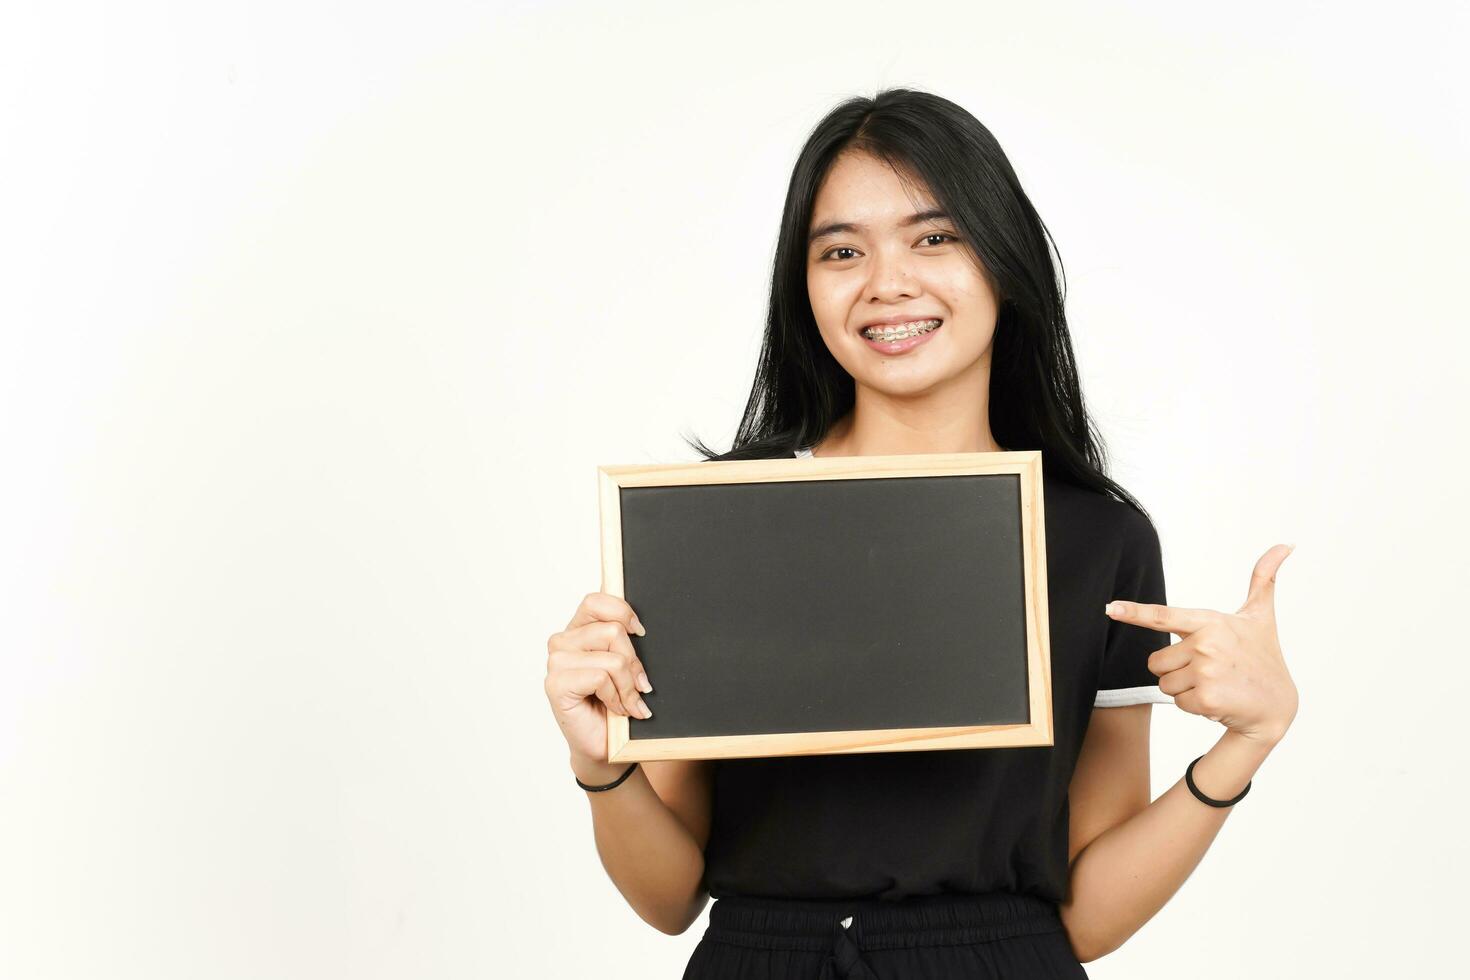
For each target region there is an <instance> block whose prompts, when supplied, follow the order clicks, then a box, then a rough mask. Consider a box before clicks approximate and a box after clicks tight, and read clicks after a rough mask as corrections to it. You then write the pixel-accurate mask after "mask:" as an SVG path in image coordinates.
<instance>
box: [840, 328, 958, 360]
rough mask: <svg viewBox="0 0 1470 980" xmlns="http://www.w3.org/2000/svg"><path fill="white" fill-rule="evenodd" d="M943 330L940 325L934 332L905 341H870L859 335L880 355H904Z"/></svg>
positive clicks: (908, 338) (905, 339) (906, 338)
mask: <svg viewBox="0 0 1470 980" xmlns="http://www.w3.org/2000/svg"><path fill="white" fill-rule="evenodd" d="M943 329H944V324H943V323H940V324H939V326H937V327H935V328H934V329H933V330H930V331H927V332H926V333H921V334H919V335H918V336H917V337H905V338H904V339H903V340H869V339H868V338H867V337H866V336H864V335H863V334H858V336H859V337H862V338H863V343H865V344H867V345H868V346H869V347H871V348H873V350H875V351H877V352H879V353H880V354H903V353H906V352H907V351H911V350H913V349H914V348H915V347H918V346H919V345H920V344H922V343H924V342H925V341H927V340H928V339H929V338H930V337H932V336H934V335H935V334H937V333H938V332H939V331H941V330H943Z"/></svg>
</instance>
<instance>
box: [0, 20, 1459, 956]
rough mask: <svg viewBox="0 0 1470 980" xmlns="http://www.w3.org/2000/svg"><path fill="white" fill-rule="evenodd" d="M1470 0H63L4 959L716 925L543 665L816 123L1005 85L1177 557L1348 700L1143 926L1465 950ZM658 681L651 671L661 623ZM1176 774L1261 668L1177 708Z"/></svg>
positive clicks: (35, 138)
mask: <svg viewBox="0 0 1470 980" xmlns="http://www.w3.org/2000/svg"><path fill="white" fill-rule="evenodd" d="M1467 34H1470V32H1467V14H1466V13H1465V8H1464V7H1463V6H1462V5H1456V4H1448V3H1446V4H1441V5H1428V4H1423V3H1420V4H1408V5H1407V6H1403V5H1401V6H1398V7H1395V8H1393V9H1392V10H1390V9H1389V8H1387V7H1384V6H1383V5H1381V4H1372V5H1370V4H1325V3H1295V4H1281V3H1244V4H1242V3H1236V4H1232V5H1230V6H1228V7H1221V6H1219V5H1204V4H1190V5H1180V4H1174V3H1156V4H1143V3H1124V4H1116V3H1115V4H1109V5H1098V4H1083V3H1078V4H1075V5H1070V4H1069V5H1055V4H1044V5H1043V4H1015V3H1006V4H998V3H997V4H985V3H974V2H965V3H938V2H936V3H928V4H922V5H919V6H917V7H914V6H910V7H903V6H900V5H896V4H892V3H884V4H878V3H865V2H850V3H845V4H838V5H833V4H815V3H813V4H792V3H788V2H783V3H776V4H763V3H754V4H752V3H746V4H741V5H739V6H738V7H726V8H716V7H713V6H710V5H707V4H686V3H658V4H649V3H643V4H631V5H630V4H590V3H577V4H569V3H561V4H555V3H541V4H533V3H518V4H512V3H500V4H488V5H487V4H458V5H456V4H444V3H437V4H422V3H421V4H412V5H410V4H395V5H364V4H362V3H337V4H325V3H309V4H304V3H301V2H299V0H297V2H292V3H280V2H271V3H264V2H258V0H257V2H252V3H248V4H247V3H243V2H242V3H231V4H201V3H177V4H158V3H132V4H107V5H103V4H68V3H44V4H41V3H30V4H19V5H14V4H12V5H9V6H7V8H6V12H5V14H4V16H3V24H0V107H3V108H0V112H3V117H0V123H3V126H0V140H3V147H0V261H3V272H0V440H3V442H0V450H3V463H0V466H3V470H0V473H3V479H0V576H3V577H0V975H3V976H5V977H7V978H63V977H64V978H73V977H75V978H82V977H86V978H149V980H164V978H199V977H209V978H247V977H248V978H260V977H282V978H286V977H290V978H318V977H354V978H388V977H394V978H397V977H415V978H420V977H423V978H428V977H434V978H440V977H442V978H451V977H453V978H459V977H464V978H469V977H484V976H497V977H499V976H544V977H578V978H580V977H588V976H599V977H602V976H606V977H677V976H679V974H680V972H681V971H682V969H683V965H684V963H685V961H686V960H687V958H688V955H689V953H690V951H691V950H692V949H693V947H694V945H695V944H696V942H697V941H698V939H699V935H700V933H701V932H702V930H703V928H704V925H705V922H704V920H703V919H702V920H701V921H700V922H698V923H696V925H695V926H694V927H693V928H691V929H690V930H689V931H688V932H687V933H685V934H684V935H681V936H678V937H669V936H665V935H663V934H661V933H659V932H657V931H655V930H654V929H652V928H651V927H649V926H647V925H645V924H644V923H643V922H642V921H641V920H640V919H639V918H638V917H637V916H636V915H635V914H634V913H633V912H632V911H631V909H630V908H629V907H628V906H627V905H626V904H625V902H624V901H623V900H622V898H621V896H620V895H619V894H618V893H617V891H616V889H615V888H614V886H613V885H612V883H611V882H610V881H609V879H608V878H607V877H606V875H605V873H604V871H603V870H602V868H601V866H600V864H599V862H598V858H597V855H596V852H595V850H594V846H593V840H592V834H591V824H590V817H589V811H588V805H587V802H586V800H585V798H584V795H583V793H582V791H581V790H579V789H578V788H577V787H576V786H575V784H574V783H573V781H572V774H571V772H570V770H569V768H568V766H567V756H566V746H565V743H564V742H563V741H562V739H561V737H560V735H559V733H558V730H557V728H556V726H555V723H554V721H553V719H552V717H551V712H550V709H549V707H548V705H547V703H546V700H545V697H544V695H543V692H542V688H541V682H542V679H543V677H544V675H545V642H546V638H547V636H548V635H549V634H550V633H551V632H553V631H555V630H558V629H561V628H562V627H563V626H564V625H565V623H566V620H567V618H568V617H569V616H570V615H571V613H572V611H573V609H574V608H575V606H576V604H577V603H578V601H579V600H580V599H581V597H582V596H583V594H585V593H586V592H588V591H591V590H595V589H596V588H597V587H598V585H599V553H598V522H597V501H596V481H595V468H596V466H598V465H601V464H612V463H645V462H673V461H681V460H692V459H694V458H695V456H694V453H693V452H692V451H691V450H689V449H688V448H687V447H686V446H685V445H684V443H683V441H682V438H681V437H682V436H683V435H686V434H693V435H698V436H701V437H702V438H704V439H705V440H706V441H707V442H710V443H711V444H713V445H717V446H720V447H727V446H728V445H729V440H730V438H731V436H732V435H733V433H734V428H735V425H736V423H737V422H738V420H739V415H740V410H741V408H742V407H743V405H744V402H745V397H746V394H747V392H748V388H749V384H750V379H751V375H752V371H753V358H754V355H755V352H756V350H757V347H758V342H759V337H760V329H761V324H762V322H763V318H764V314H765V309H766V289H767V286H768V281H769V274H770V261H771V256H772V249H773V247H774V243H775V234H776V226H777V220H778V218H779V214H780V208H781V202H782V197H783V195H784V192H785V186H786V181H787V179H788V177H789V174H790V168H791V165H792V163H793V162H794V160H795V156H796V152H797V150H798V148H799V146H800V145H801V143H802V141H803V140H804V138H805V136H806V134H807V133H808V132H809V130H810V128H811V127H812V126H813V125H814V124H815V123H816V121H817V120H818V119H819V118H820V117H821V116H822V115H823V114H824V113H825V112H826V111H827V110H828V109H829V108H831V106H833V105H834V104H835V103H836V102H837V101H839V100H841V99H842V98H845V97H846V96H848V95H853V94H873V92H874V91H875V90H876V89H878V88H880V87H884V86H889V85H912V86H916V87H919V88H925V89H928V90H931V91H935V92H937V93H939V94H941V95H944V96H946V97H948V98H951V99H953V100H955V101H957V102H959V103H960V104H961V105H964V106H965V107H966V108H968V109H969V110H971V111H972V112H974V113H975V114H976V115H977V116H978V117H979V118H980V119H981V120H982V121H983V122H984V123H986V125H988V126H989V127H990V128H991V129H992V130H993V131H994V132H995V134H996V135H997V137H998V138H999V140H1000V141H1001V143H1002V145H1003V146H1004V147H1005V148H1006V150H1007V152H1008V153H1009V155H1010V157H1011V160H1012V161H1013V163H1014V165H1015V167H1016V169H1017V171H1018V172H1019V174H1020V176H1021V179H1022V181H1023V183H1024V185H1025V187H1026V189H1027V191H1028V193H1029V194H1030V196H1031V198H1032V200H1033V201H1034V202H1035V204H1036V206H1037V207H1038V209H1039V210H1040V212H1041V214H1042V216H1043V218H1044V220H1045V221H1046V222H1047V223H1048V225H1049V226H1050V228H1051V230H1052V232H1053V233H1054V234H1055V236H1056V239H1057V241H1058V243H1059V246H1060V249H1061V253H1062V257H1063V260H1064V262H1065V263H1066V270H1067V274H1068V285H1069V313H1070V317H1071V323H1072V328H1073V330H1074V334H1075V344H1076V350H1077V355H1078V358H1079V361H1080V364H1081V370H1082V373H1083V383H1084V393H1085V394H1086V396H1087V398H1088V403H1089V406H1090V408H1091V409H1092V410H1093V411H1094V413H1095V415H1096V417H1097V419H1098V422H1099V424H1100V426H1101V428H1102V431H1103V434H1104V436H1105V438H1106V439H1107V442H1108V445H1109V447H1110V448H1111V449H1112V451H1113V452H1114V454H1115V459H1116V469H1115V474H1116V475H1117V476H1118V478H1119V479H1121V480H1122V482H1123V483H1124V485H1125V486H1127V487H1128V488H1129V489H1130V490H1131V491H1133V492H1134V493H1135V494H1137V495H1138V496H1139V497H1140V499H1141V500H1142V501H1143V503H1144V505H1145V506H1146V507H1148V508H1149V510H1150V511H1151V512H1152V513H1153V515H1154V517H1155V520H1156V522H1157V526H1158V529H1159V532H1160V536H1161V539H1162V541H1163V548H1164V560H1165V567H1166V569H1167V577H1168V588H1169V595H1170V599H1171V600H1172V601H1173V602H1175V603H1177V604H1180V605H1192V606H1209V607H1213V608H1219V609H1226V610H1228V611H1233V610H1234V609H1235V608H1237V607H1238V605H1239V604H1240V602H1241V601H1242V600H1243V599H1244V597H1245V592H1246V586H1247V582H1248V577H1249V574H1250V571H1251V567H1252V565H1253V564H1254V562H1255V560H1256V559H1257V558H1258V557H1259V556H1260V555H1261V554H1262V553H1263V552H1265V551H1266V550H1267V549H1268V548H1270V547H1271V546H1272V545H1274V544H1276V543H1278V542H1285V543H1295V544H1297V545H1298V548H1297V551H1296V553H1295V554H1294V555H1292V556H1291V557H1290V558H1288V559H1287V561H1286V564H1285V565H1284V566H1283V568H1282V570H1281V574H1280V577H1279V585H1278V599H1279V602H1278V608H1279V616H1280V622H1281V637H1282V643H1283V647H1284V650H1285V652H1286V657H1287V662H1288V665H1289V666H1290V667H1291V669H1292V671H1293V673H1294V676H1295V679H1296V683H1297V685H1298V687H1299V690H1300V692H1301V712H1300V715H1299V716H1298V718H1297V720H1296V724H1295V726H1294V727H1293V729H1292V730H1291V732H1290V733H1289V734H1288V736H1287V738H1286V740H1285V742H1283V743H1282V744H1281V746H1280V747H1279V748H1278V749H1277V751H1276V752H1275V754H1274V755H1273V756H1272V757H1271V758H1270V759H1268V760H1267V762H1266V763H1265V765H1264V766H1263V767H1262V769H1261V770H1260V772H1259V773H1258V774H1257V776H1256V780H1255V784H1254V788H1253V789H1252V791H1251V795H1250V796H1249V797H1248V798H1247V799H1246V800H1245V802H1244V803H1242V804H1241V805H1240V806H1239V807H1238V808H1237V809H1236V810H1235V811H1234V812H1233V813H1232V815H1231V816H1230V818H1229V819H1228V821H1227V822H1226V824H1225V826H1224V828H1223V830H1222V832H1221V834H1220V836H1219V838H1218V839H1217V841H1216V843H1215V844H1214V846H1213V847H1212V848H1211V849H1210V851H1209V853H1208V854H1207V855H1206V856H1205V859H1204V861H1203V862H1202V863H1201V865H1200V866H1199V868H1198V869H1197V870H1196V871H1195V872H1194V874H1193V875H1192V877H1191V878H1190V879H1189V880H1188V881H1187V882H1186V883H1185V885H1184V887H1183V888H1182V889H1181V890H1180V891H1179V892H1178V893H1177V895H1176V896H1175V897H1174V898H1173V900H1172V901H1171V902H1170V903H1169V904H1168V906H1167V907H1165V908H1164V910H1163V911H1162V912H1160V913H1159V915H1158V916H1157V917H1155V918H1154V920H1153V921H1151V922H1150V923H1149V924H1148V925H1147V926H1145V927H1144V928H1143V929H1142V930H1141V931H1140V932H1139V933H1138V934H1137V935H1135V936H1134V937H1133V939H1132V940H1130V941H1129V943H1128V944H1127V945H1126V946H1124V947H1123V948H1122V949H1121V950H1119V951H1118V952H1116V953H1114V954H1113V955H1111V956H1109V957H1107V958H1105V959H1103V960H1100V961H1097V962H1095V963H1092V964H1089V965H1088V967H1087V969H1088V972H1089V973H1090V974H1091V975H1092V976H1094V977H1098V978H1124V977H1127V978H1151V977H1156V978H1165V977H1170V978H1172V977H1177V976H1178V975H1179V972H1180V971H1181V970H1186V969H1187V970H1188V971H1189V972H1190V973H1191V974H1192V975H1197V976H1200V977H1207V978H1229V977H1238V976H1245V975H1249V976H1253V977H1257V978H1261V980H1266V978H1277V977H1279V978H1287V977H1299V976H1329V975H1330V976H1334V977H1365V978H1366V977H1378V976H1384V975H1400V976H1412V975H1421V974H1422V975H1444V974H1445V973H1446V972H1449V971H1450V970H1451V969H1452V968H1453V966H1454V964H1457V963H1459V962H1460V953H1459V950H1460V948H1461V945H1462V940H1463V933H1462V930H1461V913H1462V912H1463V905H1462V904H1460V903H1462V902H1463V884H1464V881H1465V876H1466V872H1467V868H1466V861H1465V858H1466V843H1465V834H1464V830H1463V827H1464V820H1465V814H1466V812H1467V810H1466V806H1467V802H1470V800H1467V796H1466V792H1465V765H1464V754H1463V751H1462V748H1463V742H1464V737H1463V729H1462V726H1461V721H1462V718H1463V707H1462V706H1463V704H1464V694H1465V690H1466V680H1467V671H1466V668H1465V652H1464V649H1463V647H1464V625H1463V622H1462V615H1461V614H1462V613H1463V611H1464V609H1465V607H1466V602H1465V599H1464V596H1463V583H1464V581H1465V573H1464V556H1465V554H1466V545H1467V543H1470V542H1467V540H1466V534H1465V530H1464V526H1463V517H1462V509H1461V508H1460V507H1457V506H1455V505H1462V504H1463V502H1464V500H1465V480H1464V477H1465V464H1464V457H1463V448H1464V443H1465V432H1466V422H1467V413H1466V410H1465V408H1464V399H1465V394H1466V380H1467V378H1466V371H1465V360H1466V356H1467V354H1470V350H1467V344H1466V341H1465V328H1466V326H1467V318H1466V316H1465V313H1464V302H1465V301H1464V288H1463V287H1464V282H1465V278H1464V268H1465V264H1466V260H1467V258H1470V256H1467V249H1466V244H1465V228H1466V225H1467V219H1470V208H1467V203H1470V201H1467V198H1470V195H1467V189H1466V180H1465V177H1466V173H1467V169H1466V168H1467V163H1470V159H1467V157H1470V152H1467V151H1470V142H1467V134H1466V123H1465V119H1466V118H1467V106H1466V98H1465V92H1466V81H1467V78H1466V71H1465V68H1464V67H1463V66H1464V62H1463V59H1461V58H1459V57H1458V55H1460V54H1462V53H1463V50H1464V49H1465V48H1466V47H1467V41H1470V38H1467ZM653 680H654V683H655V685H657V678H653ZM1153 711H1154V731H1155V735H1154V743H1153V762H1154V791H1155V794H1158V793H1162V792H1163V791H1164V790H1165V789H1167V788H1168V787H1169V786H1170V785H1172V784H1173V783H1174V781H1175V780H1177V779H1179V778H1180V777H1181V776H1182V773H1183V770H1184V767H1185V766H1186V765H1187V763H1188V762H1189V760H1191V759H1192V758H1194V757H1195V756H1196V755H1198V754H1200V753H1201V752H1204V751H1205V750H1206V749H1207V748H1208V747H1209V746H1210V745H1212V744H1213V742H1214V740H1215V738H1216V736H1217V733H1218V731H1219V728H1218V726H1216V725H1214V724H1213V723H1210V722H1208V721H1205V720H1204V719H1202V718H1198V717H1195V716H1192V715H1187V714H1185V713H1184V712H1182V711H1181V710H1179V709H1177V708H1174V707H1172V706H1168V705H1159V706H1156V707H1155V708H1154V709H1153Z"/></svg>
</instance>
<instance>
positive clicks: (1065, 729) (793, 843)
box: [705, 451, 1173, 903]
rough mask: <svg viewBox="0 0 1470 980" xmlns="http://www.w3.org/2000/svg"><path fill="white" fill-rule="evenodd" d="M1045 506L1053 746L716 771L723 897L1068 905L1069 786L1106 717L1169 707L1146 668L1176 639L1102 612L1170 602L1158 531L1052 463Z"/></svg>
mask: <svg viewBox="0 0 1470 980" xmlns="http://www.w3.org/2000/svg"><path fill="white" fill-rule="evenodd" d="M797 455H798V456H807V455H810V454H809V452H807V451H801V452H798V453H797ZM1042 493H1043V496H1044V501H1043V503H1044V511H1045V520H1046V568H1047V602H1048V608H1049V612H1050V619H1049V626H1050V631H1051V634H1050V646H1051V667H1052V672H1051V676H1052V720H1053V729H1054V731H1053V735H1054V744H1053V745H1050V746H1027V747H1021V748H986V749H936V750H930V751H922V752H865V753H854V754H847V755H814V756H777V757H766V758H753V759H717V760H714V761H713V765H714V804H713V806H714V810H713V820H712V824H711V827H710V836H709V843H708V844H707V846H706V847H705V882H706V885H707V887H708V888H709V892H710V895H711V896H712V897H713V898H724V897H728V896H732V895H756V896H773V897H780V898H878V899H886V900H895V901H896V900H900V899H903V898H905V897H908V896H911V895H932V894H939V893H946V892H951V893H953V892H957V893H965V894H975V893H982V892H991V891H1007V892H1017V893H1024V894H1031V895H1036V896H1039V897H1041V898H1045V899H1048V900H1050V901H1053V902H1058V903H1060V902H1062V901H1063V900H1064V899H1065V898H1066V893H1067V877H1068V866H1067V787H1068V784H1069V783H1070V782H1071V777H1072V772H1073V769H1074V768H1075V766H1076V763H1077V755H1078V753H1079V752H1080V750H1081V747H1082V737H1083V735H1084V734H1085V732H1086V730H1087V723H1088V721H1089V720H1090V719H1091V717H1092V711H1093V709H1094V708H1095V707H1098V708H1106V707H1113V706H1117V705H1125V704H1141V703H1145V702H1163V703H1171V702H1172V701H1173V698H1171V697H1170V696H1169V695H1167V694H1164V693H1163V692H1162V691H1160V690H1159V687H1158V677H1157V676H1155V675H1154V674H1153V673H1152V672H1150V671H1149V669H1148V663H1147V660H1148V655H1149V654H1150V653H1152V652H1153V651H1155V650H1157V649H1159V648H1160V647H1163V646H1167V645H1168V644H1169V642H1170V641H1171V639H1172V637H1171V636H1170V634H1168V633H1161V632H1156V631H1154V630H1150V629H1146V628H1144V627H1141V626H1134V625H1131V624H1127V623H1119V622H1116V621H1115V620H1113V619H1111V618H1110V617H1108V616H1107V615H1106V614H1104V612H1103V606H1104V605H1105V604H1106V603H1107V602H1108V600H1110V599H1132V600H1134V601H1138V602H1156V603H1163V602H1165V595H1164V571H1163V562H1162V558H1161V555H1160V549H1159V539H1158V534H1157V533H1156V532H1155V530H1154V527H1153V525H1152V524H1151V523H1150V522H1149V521H1148V519H1147V518H1146V517H1144V515H1143V514H1141V513H1139V512H1138V511H1137V510H1134V509H1133V508H1132V507H1130V506H1129V505H1127V504H1125V503H1123V502H1122V501H1119V500H1116V499H1114V498H1112V497H1109V496H1107V495H1106V494H1103V493H1100V492H1097V491H1093V490H1088V489H1084V488H1082V487H1078V486H1076V485H1074V484H1070V483H1066V482H1063V481H1061V480H1057V479H1053V478H1051V477H1050V476H1047V475H1046V473H1045V467H1044V465H1043V478H1042Z"/></svg>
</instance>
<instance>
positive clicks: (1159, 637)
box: [1093, 505, 1174, 708]
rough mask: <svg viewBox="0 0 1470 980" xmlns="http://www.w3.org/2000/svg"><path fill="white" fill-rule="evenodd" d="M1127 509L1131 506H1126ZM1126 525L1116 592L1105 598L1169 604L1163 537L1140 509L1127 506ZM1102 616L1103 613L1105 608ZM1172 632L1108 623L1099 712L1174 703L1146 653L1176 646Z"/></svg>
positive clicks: (1098, 702) (1120, 550)
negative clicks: (1130, 705) (1150, 668)
mask: <svg viewBox="0 0 1470 980" xmlns="http://www.w3.org/2000/svg"><path fill="white" fill-rule="evenodd" d="M1124 506H1127V505H1124ZM1127 516H1128V521H1127V524H1126V526H1125V528H1124V530H1123V538H1122V542H1121V545H1120V547H1119V553H1118V569H1117V573H1116V575H1115V577H1114V583H1113V591H1112V593H1111V594H1110V595H1109V596H1107V597H1106V598H1105V599H1104V602H1106V601H1108V600H1110V599H1128V600H1130V601H1133V602H1147V603H1157V604H1160V605H1163V604H1166V603H1167V601H1168V600H1167V598H1166V595H1165V592H1164V561H1163V555H1162V553H1161V549H1160V547H1159V535H1158V532H1157V531H1156V530H1155V529H1154V526H1153V524H1152V522H1150V521H1149V519H1148V518H1147V517H1145V516H1144V515H1143V514H1142V513H1140V512H1139V511H1136V510H1134V509H1133V508H1132V507H1128V511H1127ZM1098 614H1099V615H1105V614H1104V613H1103V612H1102V610H1101V609H1099V610H1098ZM1173 639H1174V637H1173V634H1171V633H1167V632H1161V631H1159V630H1153V629H1149V628H1148V627H1146V626H1136V625H1134V624H1133V623H1121V622H1118V621H1117V620H1115V619H1108V627H1107V640H1106V643H1105V644H1104V647H1103V661H1102V671H1101V673H1100V674H1099V676H1098V685H1097V687H1098V690H1097V697H1096V699H1095V700H1094V701H1093V707H1095V708H1116V707H1119V706H1121V705H1128V704H1148V703H1154V704H1173V703H1174V699H1173V698H1172V697H1170V696H1169V695H1167V694H1165V693H1164V692H1163V691H1161V690H1159V678H1158V675H1156V674H1155V673H1154V672H1153V671H1151V670H1149V669H1148V655H1149V654H1151V653H1153V652H1154V651H1155V650H1158V649H1161V648H1163V647H1166V646H1168V645H1169V644H1170V643H1172V642H1173Z"/></svg>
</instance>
